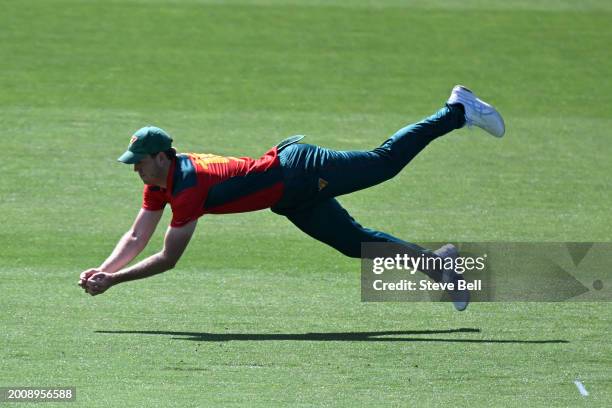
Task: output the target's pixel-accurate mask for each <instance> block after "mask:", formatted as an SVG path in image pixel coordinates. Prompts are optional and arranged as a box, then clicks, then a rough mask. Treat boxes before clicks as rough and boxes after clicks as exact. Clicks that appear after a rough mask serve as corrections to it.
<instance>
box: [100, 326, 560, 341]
mask: <svg viewBox="0 0 612 408" xmlns="http://www.w3.org/2000/svg"><path fill="white" fill-rule="evenodd" d="M96 333H102V334H145V335H160V336H172V338H173V339H176V340H191V341H211V342H220V341H282V340H293V341H408V342H410V341H420V342H445V343H511V344H550V343H569V342H568V341H567V340H510V339H464V338H438V337H381V336H415V335H431V334H451V333H480V329H470V328H460V329H448V330H412V331H407V330H398V331H377V332H341V333H198V332H181V331H160V330H96Z"/></svg>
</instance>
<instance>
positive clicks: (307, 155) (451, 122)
mask: <svg viewBox="0 0 612 408" xmlns="http://www.w3.org/2000/svg"><path fill="white" fill-rule="evenodd" d="M464 124H465V114H464V110H463V107H462V106H461V105H447V106H445V107H443V108H442V109H440V110H439V111H438V112H436V113H435V114H434V115H432V116H430V117H428V118H425V119H423V120H422V121H420V122H418V123H415V124H412V125H409V126H406V127H404V128H402V129H400V130H399V131H397V132H396V133H395V134H394V135H393V136H391V137H390V138H389V139H387V140H385V141H384V142H383V143H382V145H380V146H379V147H377V148H375V149H373V150H370V151H336V150H332V149H326V148H322V147H319V146H312V145H306V144H298V145H292V146H289V147H288V148H287V149H285V150H284V151H282V152H281V154H280V156H281V163H282V164H283V166H284V167H285V168H286V169H287V170H288V171H290V172H292V174H295V175H298V174H308V175H309V176H310V177H312V178H313V180H315V181H318V182H319V186H318V190H319V193H318V194H317V196H318V197H317V198H318V199H326V198H331V197H336V196H339V195H342V194H347V193H351V192H353V191H357V190H361V189H364V188H367V187H370V186H373V185H376V184H379V183H381V182H383V181H385V180H388V179H390V178H392V177H393V176H395V175H396V174H397V173H398V172H399V171H400V170H401V169H402V168H404V166H406V165H407V164H408V163H409V162H410V161H411V160H412V159H413V158H414V157H415V156H416V155H417V154H418V153H419V152H421V151H422V150H423V149H424V148H425V147H426V146H427V145H428V144H429V143H430V142H431V141H432V140H434V139H436V138H438V137H440V136H442V135H445V134H447V133H449V132H451V131H452V130H454V129H458V128H460V127H462V126H463V125H464ZM292 177H296V176H293V175H292Z"/></svg>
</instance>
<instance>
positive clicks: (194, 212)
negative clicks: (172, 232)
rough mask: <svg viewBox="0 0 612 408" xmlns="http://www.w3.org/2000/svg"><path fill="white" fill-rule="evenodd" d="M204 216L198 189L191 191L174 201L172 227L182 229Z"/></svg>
mask: <svg viewBox="0 0 612 408" xmlns="http://www.w3.org/2000/svg"><path fill="white" fill-rule="evenodd" d="M203 214H204V204H203V198H202V197H201V194H200V193H199V192H198V191H197V190H196V189H189V190H186V191H184V192H182V193H181V194H179V196H178V197H176V198H175V199H173V200H172V221H171V222H170V226H171V227H182V226H184V225H185V224H188V223H189V222H191V221H193V220H196V219H198V218H199V217H201V216H202V215H203Z"/></svg>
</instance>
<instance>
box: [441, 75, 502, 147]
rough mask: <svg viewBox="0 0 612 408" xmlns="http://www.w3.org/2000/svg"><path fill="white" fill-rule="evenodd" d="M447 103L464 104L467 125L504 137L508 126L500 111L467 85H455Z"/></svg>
mask: <svg viewBox="0 0 612 408" xmlns="http://www.w3.org/2000/svg"><path fill="white" fill-rule="evenodd" d="M446 103H447V104H449V105H452V104H456V103H460V104H461V105H463V108H464V109H465V123H466V125H468V126H472V125H474V126H478V127H479V128H481V129H484V130H486V131H487V132H489V133H490V134H492V135H493V136H495V137H502V136H503V135H504V132H505V131H506V126H505V125H504V119H503V118H502V116H501V115H500V114H499V112H498V111H497V110H496V109H495V108H494V107H493V106H491V105H489V104H488V103H486V102H484V101H481V100H480V99H478V98H477V97H476V95H474V93H473V92H472V91H470V90H469V89H467V88H466V87H465V86H462V85H455V87H454V88H453V90H452V92H451V96H450V98H448V101H446Z"/></svg>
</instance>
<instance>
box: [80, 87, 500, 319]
mask: <svg viewBox="0 0 612 408" xmlns="http://www.w3.org/2000/svg"><path fill="white" fill-rule="evenodd" d="M465 125H469V126H471V125H474V126H477V127H480V128H482V129H484V130H485V131H487V132H488V133H490V134H491V135H493V136H495V137H502V136H503V135H504V132H505V126H504V121H503V119H502V117H501V115H500V114H499V113H498V112H497V110H496V109H495V108H494V107H492V106H491V105H489V104H487V103H485V102H483V101H482V100H480V99H478V98H477V97H476V96H475V95H474V93H472V92H471V91H470V90H469V89H467V88H465V87H463V86H460V85H457V86H455V87H454V88H453V90H452V92H451V95H450V98H449V99H448V100H447V101H446V104H445V106H444V107H442V108H441V109H440V110H439V111H437V112H436V113H434V114H433V115H431V116H429V117H428V118H425V119H423V120H422V121H420V122H418V123H415V124H412V125H409V126H406V127H404V128H402V129H400V130H399V131H398V132H396V133H395V134H394V135H393V136H391V137H390V138H389V139H387V140H385V141H384V142H383V143H382V145H380V146H379V147H377V148H375V149H373V150H370V151H335V150H330V149H326V148H323V147H319V146H313V145H309V144H302V143H299V141H300V139H301V138H302V136H294V137H292V138H289V139H286V140H284V141H283V142H281V143H280V144H279V145H277V146H274V147H272V148H271V149H270V150H268V151H267V152H266V153H265V154H264V155H263V156H262V157H260V158H258V159H252V158H248V157H242V158H235V157H222V156H215V155H211V154H195V153H186V154H177V153H176V151H175V150H174V148H173V147H172V138H171V137H170V136H169V135H168V134H167V133H166V132H165V131H163V130H162V129H159V128H157V127H152V126H148V127H144V128H142V129H140V130H138V131H137V132H136V133H135V134H134V135H133V136H132V138H131V140H130V143H129V147H128V149H127V151H126V152H125V153H124V154H123V155H121V157H119V159H118V160H119V161H120V162H122V163H126V164H131V165H133V167H134V171H135V172H137V173H138V175H139V176H140V178H141V179H142V181H143V183H144V191H143V200H142V208H141V209H140V211H139V212H138V215H137V216H136V219H135V221H134V224H133V225H132V227H131V228H130V229H129V231H127V232H126V233H125V235H123V237H121V239H120V240H119V242H118V243H117V245H116V247H115V249H114V250H113V252H112V253H111V254H110V256H109V257H108V258H107V259H106V260H105V261H104V262H103V263H102V264H101V265H100V266H99V267H97V268H92V269H88V270H86V271H84V272H82V273H81V275H80V279H79V285H80V286H81V287H82V288H83V289H85V291H86V292H87V293H89V294H90V295H94V296H95V295H99V294H101V293H104V292H105V291H106V290H107V289H108V288H110V287H111V286H114V285H117V284H119V283H123V282H127V281H131V280H135V279H142V278H147V277H149V276H153V275H156V274H159V273H161V272H164V271H167V270H170V269H172V268H174V266H175V265H176V264H177V262H178V261H179V259H180V258H181V255H182V254H183V252H184V251H185V248H186V247H187V245H188V244H189V240H190V239H191V237H192V235H193V232H194V230H195V228H196V225H197V223H198V218H200V217H201V216H202V215H204V214H226V213H237V212H246V211H256V210H262V209H266V208H270V209H272V211H273V212H275V213H277V214H280V215H283V216H285V217H287V219H288V220H289V221H291V222H292V223H293V224H295V226H296V227H298V228H299V229H301V230H302V231H304V232H305V233H306V234H308V235H310V236H311V237H313V238H315V239H317V240H319V241H321V242H324V243H325V244H327V245H330V246H332V247H333V248H335V249H337V250H338V251H340V252H341V253H343V254H344V255H346V256H349V257H354V258H359V257H360V256H361V243H362V242H391V243H396V244H400V245H401V246H402V248H406V251H407V252H408V253H410V254H411V255H413V256H418V255H419V254H426V255H427V256H441V257H444V258H447V257H457V251H456V248H455V247H454V246H452V245H445V246H444V247H442V248H440V249H439V250H438V251H430V250H427V249H425V248H421V247H419V246H417V245H414V244H411V243H409V242H406V241H403V240H401V239H399V238H396V237H394V236H392V235H389V234H387V233H384V232H381V231H376V230H372V229H368V228H364V227H362V226H361V225H360V224H359V223H358V222H357V221H355V220H354V219H353V218H352V217H351V216H350V215H349V213H348V212H347V211H346V210H345V209H344V208H342V206H341V205H340V204H339V203H338V201H337V200H336V197H337V196H340V195H343V194H348V193H351V192H353V191H357V190H361V189H364V188H367V187H370V186H373V185H376V184H378V183H381V182H383V181H385V180H388V179H390V178H392V177H393V176H395V175H396V174H398V173H399V172H400V171H401V170H402V169H403V168H404V166H406V165H407V164H408V163H409V162H410V161H411V160H412V159H413V158H414V157H415V156H416V155H417V154H418V153H419V152H420V151H421V150H423V149H424V148H425V146H427V145H428V144H429V143H430V142H431V141H432V140H434V139H436V138H438V137H440V136H442V135H445V134H447V133H449V132H451V131H452V130H454V129H459V128H461V127H463V126H465ZM168 204H169V205H170V208H171V210H172V221H171V223H170V226H169V227H168V229H167V231H166V235H165V238H164V245H163V248H162V249H161V250H160V251H159V252H158V253H156V254H154V255H152V256H150V257H148V258H146V259H144V260H142V261H140V262H138V263H136V264H134V265H132V266H127V265H128V264H129V263H130V262H131V261H132V260H133V259H134V258H135V257H136V256H137V255H138V254H139V253H140V252H141V251H142V250H143V249H144V248H145V246H146V245H147V243H148V242H149V239H150V238H151V236H152V235H153V232H154V231H155V228H156V227H157V224H158V223H159V220H160V218H161V216H162V213H163V211H164V208H165V207H166V205H168ZM423 272H425V273H426V274H427V275H428V276H429V277H430V278H431V279H433V280H435V281H445V282H453V281H457V280H459V279H462V277H461V276H460V275H459V274H456V273H454V271H452V270H451V271H448V270H446V271H435V270H430V271H423ZM449 294H450V297H451V300H452V301H453V304H454V306H455V308H456V309H458V310H464V309H465V308H466V307H467V305H468V302H469V292H468V291H466V290H463V291H458V290H455V291H452V292H450V293H449Z"/></svg>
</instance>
